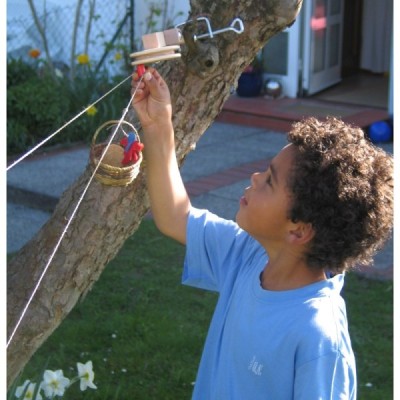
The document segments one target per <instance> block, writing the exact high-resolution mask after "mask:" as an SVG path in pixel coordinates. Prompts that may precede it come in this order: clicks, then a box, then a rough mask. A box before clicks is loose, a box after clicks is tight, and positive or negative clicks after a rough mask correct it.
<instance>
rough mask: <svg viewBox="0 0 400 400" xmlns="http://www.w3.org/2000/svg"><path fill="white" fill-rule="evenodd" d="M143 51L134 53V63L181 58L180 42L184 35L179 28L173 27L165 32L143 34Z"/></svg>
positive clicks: (132, 56)
mask: <svg viewBox="0 0 400 400" xmlns="http://www.w3.org/2000/svg"><path fill="white" fill-rule="evenodd" d="M142 42H143V48H144V50H143V51H138V52H136V53H132V54H131V55H130V57H131V58H132V59H133V61H132V65H144V64H151V63H154V62H158V61H164V60H172V59H174V58H179V57H180V56H181V54H180V53H179V51H180V44H182V43H183V42H184V41H183V37H182V34H181V32H180V30H179V29H177V28H173V29H168V30H166V31H163V32H154V33H149V34H147V35H144V36H142Z"/></svg>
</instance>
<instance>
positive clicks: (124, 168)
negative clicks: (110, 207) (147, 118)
mask: <svg viewBox="0 0 400 400" xmlns="http://www.w3.org/2000/svg"><path fill="white" fill-rule="evenodd" d="M118 124H119V121H114V120H111V121H107V122H105V123H104V124H103V125H101V126H100V127H99V128H98V129H97V130H96V132H95V134H94V135H93V139H92V146H91V148H90V156H89V161H90V166H91V168H92V171H94V170H95V168H96V167H97V165H98V164H99V161H100V159H101V157H102V155H103V152H104V150H105V148H106V147H107V144H108V142H109V138H110V135H109V138H108V140H107V141H105V142H102V143H96V140H97V137H98V135H99V134H100V132H101V131H103V130H105V129H106V128H108V129H110V128H111V127H113V126H115V128H116V127H117V126H118ZM124 127H128V128H129V130H130V131H133V132H134V133H135V136H136V140H138V141H139V142H140V137H139V135H138V133H137V131H136V129H135V127H134V126H133V125H132V124H130V123H129V122H126V121H122V122H121V124H120V127H119V128H118V132H116V134H115V136H114V138H113V140H112V142H111V143H110V146H109V148H108V149H107V153H106V154H105V155H104V157H103V159H102V161H101V163H100V165H99V166H98V168H97V171H96V174H95V178H96V179H97V180H98V181H99V182H100V183H102V184H104V185H108V186H126V185H129V184H130V183H131V182H132V181H133V180H134V179H135V178H136V176H137V175H138V173H139V169H140V164H141V163H142V159H143V156H142V153H141V152H140V154H139V159H138V160H137V161H136V162H135V163H134V164H130V165H122V164H121V160H122V157H123V152H124V148H123V147H122V146H121V145H120V141H121V139H122V138H123V137H124V136H126V133H125V131H124ZM113 133H114V130H113V131H112V134H113Z"/></svg>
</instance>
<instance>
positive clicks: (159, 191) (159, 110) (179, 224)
mask: <svg viewBox="0 0 400 400" xmlns="http://www.w3.org/2000/svg"><path fill="white" fill-rule="evenodd" d="M136 87H137V91H136V94H135V98H134V100H133V107H134V109H135V111H136V113H137V115H138V117H139V119H140V122H141V124H142V128H143V131H144V135H143V143H144V159H145V161H146V171H147V172H146V175H147V186H148V191H149V196H150V205H151V211H152V214H153V218H154V221H155V223H156V225H157V227H158V229H159V230H160V231H161V232H162V233H164V234H165V235H167V236H170V237H172V238H173V239H175V240H177V241H179V242H181V243H183V244H185V243H186V223H187V217H188V213H189V209H190V200H189V196H188V194H187V192H186V189H185V186H184V185H183V181H182V177H181V174H180V172H179V168H178V163H177V160H176V154H175V139H174V128H173V125H172V120H171V117H172V106H171V99H170V93H169V89H168V86H167V84H166V83H165V81H164V79H163V78H162V77H161V75H160V74H159V73H158V72H157V71H156V70H155V69H154V68H149V69H148V70H147V72H146V73H145V75H144V77H143V80H142V81H141V82H140V83H139V80H138V78H137V75H136V74H134V75H133V79H132V93H133V91H134V90H135V88H136Z"/></svg>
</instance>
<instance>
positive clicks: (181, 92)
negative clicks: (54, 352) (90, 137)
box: [7, 0, 302, 385]
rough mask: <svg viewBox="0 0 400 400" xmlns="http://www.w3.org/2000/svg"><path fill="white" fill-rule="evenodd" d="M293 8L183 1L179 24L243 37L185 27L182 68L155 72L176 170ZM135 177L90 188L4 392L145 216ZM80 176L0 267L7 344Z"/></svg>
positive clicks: (172, 65) (266, 1) (21, 331)
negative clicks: (167, 106) (235, 23)
mask: <svg viewBox="0 0 400 400" xmlns="http://www.w3.org/2000/svg"><path fill="white" fill-rule="evenodd" d="M301 3H302V0H261V1H260V0H236V1H235V0H230V1H229V0H220V1H218V2H214V1H211V0H192V1H191V14H190V15H189V19H194V18H196V17H197V16H201V15H207V17H208V18H209V19H210V21H211V25H212V27H213V28H214V29H221V28H224V27H227V26H228V25H229V24H230V23H231V21H232V20H233V19H234V18H236V17H239V18H241V19H242V20H243V23H244V28H245V29H244V32H243V33H242V34H240V35H237V34H236V33H234V32H225V33H222V34H219V35H216V36H215V37H214V38H213V39H210V40H208V39H207V40H199V41H197V42H193V40H192V37H193V36H192V33H190V32H189V31H190V29H191V28H193V27H194V25H193V24H190V25H186V26H185V28H184V37H185V46H182V60H177V61H176V60H175V61H166V62H164V63H161V64H159V65H158V67H157V68H158V69H159V70H160V72H161V73H162V75H163V76H164V77H165V80H166V81H167V82H168V84H169V87H170V91H171V97H172V102H173V110H174V111H173V123H174V127H175V135H176V152H177V157H178V160H179V162H180V163H182V162H183V160H184V158H185V156H186V155H187V154H188V153H189V152H190V151H191V150H192V149H193V148H194V145H195V143H196V142H197V141H198V140H199V138H200V136H201V135H202V134H203V132H204V131H205V130H206V129H207V128H208V126H209V125H210V124H211V123H212V122H213V120H214V119H215V118H216V116H217V115H218V113H219V112H220V111H221V109H222V106H223V104H224V102H225V101H226V100H227V98H228V97H229V96H230V94H231V93H232V89H233V88H234V87H235V86H236V84H237V80H238V77H239V76H240V73H241V72H242V70H243V69H244V68H245V67H246V66H247V64H249V63H250V62H251V61H252V59H253V58H254V56H255V55H256V54H257V52H258V51H259V50H260V49H261V48H262V47H263V46H264V45H265V43H266V42H267V41H268V39H269V38H270V37H271V36H273V35H274V34H276V33H278V32H280V31H282V30H283V29H285V28H286V27H287V26H288V25H290V24H292V23H293V22H294V20H295V18H296V16H297V14H298V12H299V10H300V7H301ZM206 10H208V11H207V14H205V11H206ZM197 33H198V32H197ZM127 120H129V121H131V122H133V123H134V124H135V126H137V127H138V123H137V121H135V115H134V111H133V110H130V111H129V112H128V115H127ZM145 172H146V171H145V165H144V163H143V164H142V166H141V171H140V173H139V175H138V176H137V177H136V179H135V180H134V182H133V183H132V184H130V185H128V186H126V187H111V186H104V185H102V184H101V183H99V182H97V181H95V180H94V181H93V182H92V184H91V185H90V187H89V189H88V191H87V193H86V195H85V197H84V199H83V201H82V203H81V205H80V208H79V210H78V212H77V214H76V216H75V218H74V219H73V221H72V223H71V225H70V227H69V229H68V231H67V234H66V236H65V237H64V239H63V241H62V242H61V245H60V247H59V249H58V251H57V252H56V254H55V256H54V258H53V260H52V262H51V264H50V266H49V268H48V271H47V273H46V274H45V276H44V279H43V281H42V282H41V285H40V287H39V290H38V291H37V292H36V295H35V296H34V297H33V300H32V302H31V304H30V307H29V308H28V310H27V312H26V314H25V316H24V318H23V319H22V322H21V324H20V325H19V328H18V329H17V331H16V333H15V335H14V337H13V340H12V341H11V342H10V344H9V346H8V349H7V363H8V365H7V367H8V374H7V375H8V376H7V381H8V385H10V384H11V383H12V382H13V381H14V380H15V378H16V377H17V375H18V374H19V373H20V371H21V370H22V369H23V367H24V366H25V364H26V363H27V362H28V361H29V359H30V358H31V356H32V355H33V354H34V352H35V351H36V350H37V349H38V348H39V347H40V346H41V345H42V343H43V342H44V341H45V340H46V339H47V338H48V336H49V335H50V334H51V333H52V332H53V331H54V330H55V329H56V328H57V327H58V325H59V324H60V323H61V321H62V320H63V319H64V318H65V317H66V316H67V314H68V313H69V312H70V311H71V310H72V308H73V307H74V306H75V304H76V303H77V302H78V301H79V300H80V299H82V298H83V297H84V296H85V294H86V293H87V292H88V290H90V288H91V287H92V285H93V283H94V282H96V281H97V279H98V278H99V276H100V274H101V272H102V271H103V269H104V268H105V266H106V265H107V263H108V262H109V261H110V260H111V259H112V258H114V256H115V255H116V254H117V253H118V251H119V250H120V248H121V247H122V245H123V244H124V242H125V240H126V239H127V238H128V237H129V236H130V235H132V234H133V233H134V232H135V231H136V229H137V228H138V227H139V225H140V222H141V220H142V218H143V217H144V216H145V214H146V213H147V212H148V210H149V201H148V196H147V191H146V184H145ZM90 175H91V170H90V167H89V166H88V167H87V168H86V170H85V171H84V172H83V174H82V175H81V176H80V177H79V178H78V179H77V181H76V182H75V183H74V184H73V185H71V187H70V188H69V189H68V190H66V191H65V192H64V194H63V195H62V196H61V198H60V201H59V203H58V205H57V207H56V209H55V211H54V213H53V215H52V216H51V218H50V219H49V221H48V222H47V223H46V224H45V225H44V226H43V227H42V229H41V230H40V231H39V232H38V233H37V235H36V236H35V237H34V238H33V239H32V240H31V241H30V242H28V243H27V244H26V245H25V246H24V247H23V248H22V249H21V250H20V251H19V252H18V254H17V255H15V257H13V259H12V260H11V261H10V262H9V265H8V280H7V296H8V301H7V307H8V308H7V313H8V327H7V328H8V336H7V337H8V338H9V337H10V335H11V333H12V331H13V329H14V327H15V326H16V324H17V321H18V319H19V318H20V315H21V313H22V310H23V309H24V307H25V305H26V304H27V301H28V299H29V297H30V295H31V293H32V291H33V289H34V287H35V285H36V282H37V281H38V279H39V277H40V275H41V273H42V271H43V269H44V267H45V266H46V264H47V262H48V260H49V257H50V255H51V253H52V251H53V249H54V248H55V245H56V243H57V241H58V240H59V238H60V235H61V233H62V231H63V229H64V228H65V225H66V221H67V220H68V218H69V216H70V215H71V212H72V210H73V209H74V208H75V206H76V204H77V201H78V199H79V197H80V195H81V193H82V192H83V190H84V188H85V186H86V184H87V182H88V180H89V178H90Z"/></svg>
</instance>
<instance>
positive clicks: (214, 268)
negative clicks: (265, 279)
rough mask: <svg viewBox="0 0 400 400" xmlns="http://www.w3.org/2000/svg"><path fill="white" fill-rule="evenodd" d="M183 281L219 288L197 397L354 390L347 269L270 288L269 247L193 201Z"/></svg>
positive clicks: (243, 398)
mask: <svg viewBox="0 0 400 400" xmlns="http://www.w3.org/2000/svg"><path fill="white" fill-rule="evenodd" d="M186 245H187V250H186V257H185V265H184V271H183V277H182V282H183V283H184V284H186V285H190V286H195V287H198V288H203V289H208V290H214V291H218V292H219V299H218V303H217V306H216V309H215V312H214V315H213V318H212V321H211V325H210V329H209V332H208V335H207V339H206V343H205V346H204V351H203V355H202V358H201V362H200V367H199V370H198V374H197V378H196V382H195V387H194V392H193V399H196V400H197V399H199V400H236V399H237V400H247V399H249V400H257V399H263V400H266V399H269V400H289V399H295V400H300V399H301V400H316V399H321V400H329V399H332V400H340V399H343V400H344V399H346V400H349V399H355V398H356V367H355V359H354V354H353V351H352V348H351V343H350V338H349V333H348V327H347V317H346V307H345V303H344V300H343V298H342V297H341V296H340V291H341V289H342V286H343V279H344V276H343V275H337V276H335V277H333V278H331V279H329V280H327V281H322V282H317V283H314V284H311V285H308V286H305V287H302V288H299V289H294V290H287V291H269V290H265V289H263V288H262V287H261V283H260V274H261V272H262V271H263V269H264V267H265V265H266V262H267V259H268V257H267V254H266V253H265V250H264V248H263V247H262V246H261V245H260V244H259V243H258V242H257V241H255V240H254V239H253V238H252V237H250V236H249V235H248V234H247V233H246V232H245V231H243V230H241V229H240V228H239V227H238V226H237V224H235V223H234V222H233V221H227V220H223V219H220V218H218V217H217V216H215V215H213V214H211V213H209V212H207V211H205V210H197V209H192V210H191V212H190V216H189V219H188V226H187V243H186Z"/></svg>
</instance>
